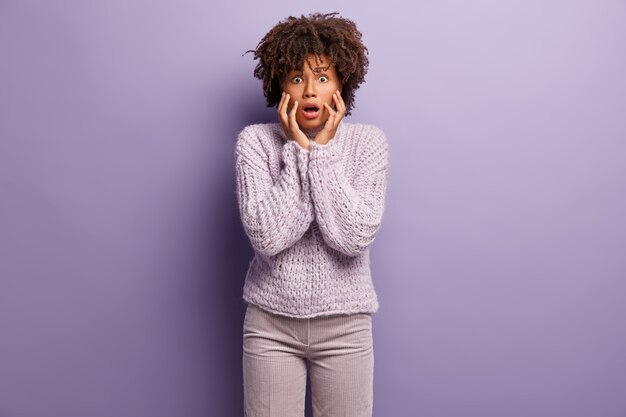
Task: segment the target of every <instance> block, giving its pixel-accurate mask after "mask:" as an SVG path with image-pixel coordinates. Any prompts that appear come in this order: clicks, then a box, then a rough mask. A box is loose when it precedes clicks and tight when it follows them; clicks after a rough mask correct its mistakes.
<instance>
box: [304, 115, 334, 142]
mask: <svg viewBox="0 0 626 417" xmlns="http://www.w3.org/2000/svg"><path fill="white" fill-rule="evenodd" d="M342 126H343V120H342V121H340V122H339V126H337V130H336V131H335V138H336V137H337V136H338V135H339V131H340V130H341V128H342ZM323 128H324V125H321V126H319V127H316V128H313V129H306V128H301V129H300V130H302V131H303V132H304V134H305V135H306V137H307V138H309V139H315V136H316V135H317V134H318V133H319V132H320V131H321V130H322V129H323Z"/></svg>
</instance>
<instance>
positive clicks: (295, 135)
mask: <svg viewBox="0 0 626 417" xmlns="http://www.w3.org/2000/svg"><path fill="white" fill-rule="evenodd" d="M288 105H289V94H286V93H285V92H283V95H282V97H281V99H280V102H279V103H278V118H279V119H280V123H281V124H282V125H283V130H284V131H285V134H286V135H287V139H289V140H295V141H296V142H298V143H299V144H300V146H302V147H303V148H304V149H309V138H307V137H306V135H305V134H304V132H303V131H302V130H300V126H298V122H296V111H297V110H298V102H297V101H295V102H294V103H293V107H292V108H291V111H290V112H289V113H287V106H288Z"/></svg>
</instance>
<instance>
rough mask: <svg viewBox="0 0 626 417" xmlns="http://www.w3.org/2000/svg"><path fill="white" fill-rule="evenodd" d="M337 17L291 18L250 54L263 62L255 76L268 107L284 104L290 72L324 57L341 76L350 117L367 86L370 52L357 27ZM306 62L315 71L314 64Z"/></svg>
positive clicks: (277, 25) (274, 29)
mask: <svg viewBox="0 0 626 417" xmlns="http://www.w3.org/2000/svg"><path fill="white" fill-rule="evenodd" d="M336 15H338V13H337V12H335V13H326V14H322V13H312V14H309V15H308V16H304V15H302V16H301V17H300V18H296V17H293V16H289V17H288V18H286V19H284V20H282V21H280V22H279V23H278V24H276V26H274V27H273V28H272V29H271V30H270V31H269V32H268V33H267V34H266V35H265V36H264V37H263V39H261V41H260V42H259V44H258V45H257V47H256V49H254V50H249V51H247V52H246V53H248V52H254V59H259V63H258V64H257V65H256V67H255V69H254V76H255V77H256V78H259V79H261V80H263V95H264V96H265V97H266V99H267V106H268V107H273V106H275V105H276V104H277V103H278V102H279V101H280V97H281V87H280V85H281V81H283V79H284V77H285V76H286V75H287V74H288V73H289V72H290V71H293V70H297V69H300V68H302V65H303V64H304V62H305V58H306V57H307V56H308V55H310V54H313V55H315V56H316V57H317V58H318V59H319V57H320V55H322V54H324V55H326V56H328V58H329V59H330V63H331V64H333V65H334V66H335V69H336V71H337V74H338V75H339V79H340V80H341V87H342V88H341V96H342V98H343V100H344V103H345V105H346V116H347V115H350V110H351V109H352V108H353V107H354V93H355V91H356V90H357V89H358V88H359V86H360V85H361V83H363V82H365V74H366V73H367V68H368V65H369V60H368V58H367V54H368V50H367V48H366V47H365V45H363V42H362V41H361V36H362V35H361V32H359V31H358V29H357V27H356V24H355V23H354V22H353V21H351V20H349V19H346V18H343V17H337V16H336ZM244 55H245V54H244ZM306 62H307V63H308V65H309V67H311V63H310V62H308V61H306ZM311 69H313V68H312V67H311Z"/></svg>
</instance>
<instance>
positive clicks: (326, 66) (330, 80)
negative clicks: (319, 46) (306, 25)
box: [281, 54, 341, 129]
mask: <svg viewBox="0 0 626 417" xmlns="http://www.w3.org/2000/svg"><path fill="white" fill-rule="evenodd" d="M307 60H308V61H309V63H310V64H311V67H312V68H313V70H311V68H310V67H309V65H308V64H307V63H306V62H303V64H302V68H301V69H298V70H293V71H291V72H290V73H288V74H287V76H286V77H285V79H284V80H283V82H282V83H281V88H282V90H283V91H284V92H285V93H286V94H289V96H290V97H289V106H288V112H290V111H291V109H292V108H293V104H294V102H296V101H297V102H298V108H297V110H296V121H297V122H298V126H300V128H304V129H314V128H317V127H320V126H322V125H323V124H324V123H326V119H328V116H329V113H328V110H327V109H326V108H325V107H324V103H328V105H329V106H330V107H331V108H334V107H335V103H334V101H333V93H334V92H335V91H337V90H341V84H340V81H339V77H338V75H337V72H336V70H335V66H334V65H332V64H330V60H329V59H328V56H326V55H321V56H320V60H321V62H319V63H316V62H315V55H313V54H310V55H308V57H307Z"/></svg>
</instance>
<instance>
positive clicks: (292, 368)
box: [243, 304, 374, 417]
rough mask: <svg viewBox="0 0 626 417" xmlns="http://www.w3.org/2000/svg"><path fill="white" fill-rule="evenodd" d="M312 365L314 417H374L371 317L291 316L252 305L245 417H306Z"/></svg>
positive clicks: (246, 329)
mask: <svg viewBox="0 0 626 417" xmlns="http://www.w3.org/2000/svg"><path fill="white" fill-rule="evenodd" d="M306 360H308V361H309V368H310V378H311V394H312V403H313V415H314V417H371V415H372V403H373V377H374V351H373V344H372V315H371V314H367V313H359V314H350V315H345V314H343V315H331V316H320V317H313V318H292V317H287V316H282V315H278V314H274V313H271V312H268V311H267V310H264V309H262V308H260V307H258V306H256V305H254V304H248V307H247V310H246V315H245V319H244V325H243V383H244V411H245V414H244V416H245V417H303V416H304V399H305V392H306V374H307V366H306V362H305V361H306Z"/></svg>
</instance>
